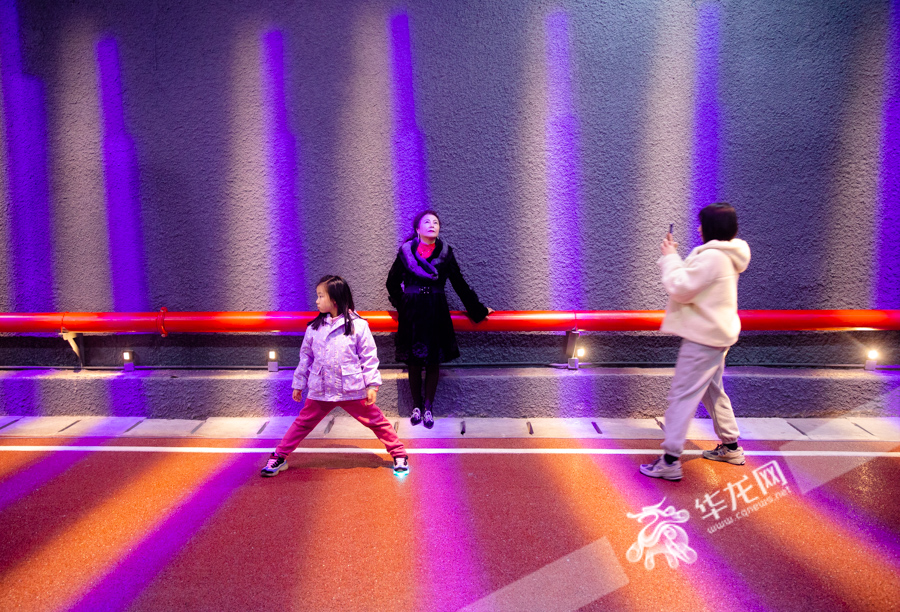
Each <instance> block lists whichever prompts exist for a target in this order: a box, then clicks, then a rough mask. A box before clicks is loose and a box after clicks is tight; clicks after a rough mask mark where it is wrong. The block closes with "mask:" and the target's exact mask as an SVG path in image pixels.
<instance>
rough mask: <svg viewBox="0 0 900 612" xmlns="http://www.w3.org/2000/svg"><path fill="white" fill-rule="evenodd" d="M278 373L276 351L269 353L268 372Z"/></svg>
mask: <svg viewBox="0 0 900 612" xmlns="http://www.w3.org/2000/svg"><path fill="white" fill-rule="evenodd" d="M277 371H278V353H277V352H276V351H269V372H277Z"/></svg>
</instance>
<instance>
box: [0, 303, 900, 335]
mask: <svg viewBox="0 0 900 612" xmlns="http://www.w3.org/2000/svg"><path fill="white" fill-rule="evenodd" d="M316 314H317V313H315V312H168V311H166V309H162V310H160V311H159V312H56V313H0V332H15V333H59V332H75V333H85V334H101V333H147V334H161V335H163V336H165V335H167V334H169V333H236V332H256V333H264V332H302V331H304V330H305V329H306V325H307V323H309V321H310V320H312V318H313V317H314V316H315V315H316ZM360 314H361V315H362V316H363V317H365V318H366V319H367V320H368V321H369V326H370V327H371V328H372V331H377V332H391V331H397V313H396V312H393V311H384V310H378V311H363V312H360ZM663 314H664V313H663V311H662V310H590V311H581V310H578V311H575V310H556V311H553V310H535V311H523V310H508V311H497V312H495V313H494V314H492V315H491V316H490V317H488V318H487V319H486V320H484V321H482V322H481V323H473V322H472V321H471V320H470V319H469V318H468V317H467V316H466V315H465V313H462V312H453V313H451V316H452V318H453V326H454V328H455V329H456V330H457V331H491V332H535V331H539V332H551V331H570V330H579V331H654V330H658V329H659V326H660V324H661V323H662V318H663ZM739 314H740V317H741V324H742V326H743V329H744V330H747V331H751V330H755V331H846V330H860V329H872V330H898V329H900V310H741V311H739Z"/></svg>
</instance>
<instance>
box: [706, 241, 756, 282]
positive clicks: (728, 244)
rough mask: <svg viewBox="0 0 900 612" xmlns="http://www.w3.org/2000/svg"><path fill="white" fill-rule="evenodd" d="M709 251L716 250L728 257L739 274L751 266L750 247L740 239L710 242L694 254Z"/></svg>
mask: <svg viewBox="0 0 900 612" xmlns="http://www.w3.org/2000/svg"><path fill="white" fill-rule="evenodd" d="M709 249H716V250H717V251H721V252H722V253H724V254H725V255H727V256H728V258H729V259H730V260H731V263H732V264H733V265H734V269H735V270H737V273H738V274H741V273H742V272H743V271H744V270H746V269H747V266H748V265H749V264H750V245H749V244H747V243H746V242H745V241H743V240H741V239H740V238H732V239H731V240H710V241H709V242H707V243H705V244H701V245H700V246H698V247H697V248H696V249H694V253H702V252H703V251H707V250H709Z"/></svg>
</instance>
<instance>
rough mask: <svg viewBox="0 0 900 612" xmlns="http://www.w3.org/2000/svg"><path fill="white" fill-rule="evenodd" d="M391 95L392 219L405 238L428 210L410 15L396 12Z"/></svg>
mask: <svg viewBox="0 0 900 612" xmlns="http://www.w3.org/2000/svg"><path fill="white" fill-rule="evenodd" d="M389 30H390V41H391V74H392V79H391V92H392V96H391V97H392V102H393V134H392V146H393V161H394V216H395V220H396V224H397V237H398V238H400V237H405V235H406V231H407V227H408V226H409V224H410V223H411V221H412V218H413V217H414V216H415V215H416V213H417V212H418V211H420V210H424V209H426V208H429V207H430V204H429V197H428V179H427V177H426V172H427V162H426V155H425V137H424V136H423V134H422V132H421V131H420V130H419V126H418V124H417V123H416V102H415V87H414V83H413V57H412V43H411V41H410V34H409V16H408V15H407V14H406V13H399V14H395V15H393V16H391V18H390V21H389Z"/></svg>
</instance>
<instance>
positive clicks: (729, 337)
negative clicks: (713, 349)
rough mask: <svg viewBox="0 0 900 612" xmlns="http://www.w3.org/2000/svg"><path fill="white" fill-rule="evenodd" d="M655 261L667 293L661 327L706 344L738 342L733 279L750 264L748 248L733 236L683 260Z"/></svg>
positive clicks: (670, 257)
mask: <svg viewBox="0 0 900 612" xmlns="http://www.w3.org/2000/svg"><path fill="white" fill-rule="evenodd" d="M658 263H659V268H660V270H662V282H663V287H665V288H666V292H667V293H668V294H669V303H668V304H667V305H666V316H665V318H664V319H663V323H662V327H661V328H660V330H661V331H663V332H666V333H670V334H676V335H678V336H681V337H682V338H685V339H686V340H690V341H691V342H696V343H698V344H705V345H706V346H718V347H726V346H731V345H732V344H734V343H735V342H737V339H738V334H739V333H740V331H741V320H740V319H739V318H738V314H737V283H738V276H739V275H740V273H741V272H743V271H744V270H746V269H747V265H748V264H749V263H750V246H749V245H748V244H747V243H746V242H744V241H743V240H740V239H738V238H734V239H732V240H710V241H709V242H707V243H706V244H702V245H700V246H698V247H697V248H695V249H694V250H693V251H691V252H690V254H689V255H688V256H687V258H686V259H685V260H684V261H682V260H681V257H679V256H678V255H677V254H674V253H673V254H671V255H663V256H662V257H660V258H659V262H658Z"/></svg>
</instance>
